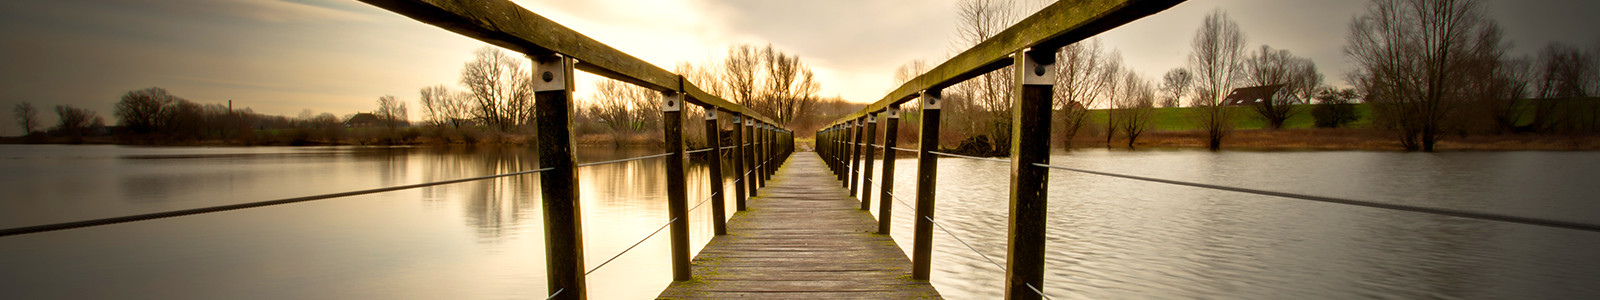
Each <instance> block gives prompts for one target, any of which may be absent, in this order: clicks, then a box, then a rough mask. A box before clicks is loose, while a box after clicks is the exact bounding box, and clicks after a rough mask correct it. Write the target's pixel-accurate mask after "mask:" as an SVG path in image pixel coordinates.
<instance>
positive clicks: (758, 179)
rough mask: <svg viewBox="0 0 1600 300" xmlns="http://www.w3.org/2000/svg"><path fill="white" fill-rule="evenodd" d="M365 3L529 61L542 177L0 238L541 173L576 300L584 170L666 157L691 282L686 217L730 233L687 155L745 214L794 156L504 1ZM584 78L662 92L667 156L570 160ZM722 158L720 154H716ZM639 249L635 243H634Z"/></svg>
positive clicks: (556, 268) (779, 136)
mask: <svg viewBox="0 0 1600 300" xmlns="http://www.w3.org/2000/svg"><path fill="white" fill-rule="evenodd" d="M362 2H365V3H368V4H371V5H373V6H377V7H379V8H383V9H386V10H389V11H392V12H395V13H397V14H400V15H403V16H406V17H410V18H412V19H415V20H417V21H420V22H422V23H426V24H430V25H434V26H437V27H440V28H442V29H446V30H449V31H452V32H455V33H458V34H461V35H463V36H467V37H471V38H474V39H478V40H480V41H483V42H486V43H489V44H492V45H495V46H499V47H502V48H505V49H509V50H512V51H515V52H519V53H522V54H524V55H527V57H528V58H529V59H531V60H533V66H532V68H531V69H532V74H536V75H534V76H533V77H534V78H537V79H536V80H534V81H533V82H532V84H531V85H532V86H531V90H532V91H533V97H532V98H533V103H532V106H533V107H532V108H533V111H534V112H535V115H534V116H533V120H535V121H534V123H535V127H536V128H539V129H540V131H539V132H538V133H537V134H536V143H535V145H537V146H536V150H537V151H536V152H537V156H538V160H539V166H540V168H539V169H535V170H528V171H521V172H512V173H506V174H496V175H488V176H480V177H472V178H462V179H455V180H446V181H439V182H430V183H422V184H413V185H403V186H394V187H385V188H377V189H368V190H359V191H350V192H342V193H333V194H325V195H315V196H306V197H297V198H289V199H279V200H269V201H261V202H251V203H242V204H232V205H221V206H212V207H204V208H196V209H186V210H175V211H167V212H159V213H150V214H139V215H130V216H122V217H113V218H102V219H93V220H85V221H76V222H66V223H56V224H46V225H38V226H27V227H19V228H11V229H4V230H0V237H4V236H15V235H21V234H32V233H42V232H49V231H57V230H66V229H75V228H87V227H94V226H105V225H111V224H119V223H127V222H137V221H145V220H155V219H163V218H173V217H181V216H191V215H198V214H206V213H215V212H225V211H233V210H240V209H247V208H256V207H265V206H274V205H283V204H290V203H299V202H307V201H315V200H324V199H334V198H340V197H348V196H354V195H363V194H371V193H379V192H387V191H396V190H404V189H412V188H420V187H426V186H435V185H442V184H450V183H458V182H467V181H474V180H485V179H492V178H501V177H506V176H516V175H525V174H534V173H543V174H541V176H540V179H539V180H540V181H539V184H540V186H541V189H540V194H539V197H540V198H541V199H542V200H543V210H544V215H545V216H546V218H544V221H545V224H544V225H545V232H546V235H545V241H546V242H545V255H546V257H545V259H546V265H547V267H548V270H549V273H548V274H546V278H547V289H546V290H547V291H553V292H551V293H550V294H549V296H548V298H547V299H582V298H586V294H587V292H586V291H585V290H586V284H585V279H584V277H585V276H586V275H587V274H589V273H591V272H593V271H594V270H598V269H599V267H603V266H605V265H606V263H609V262H610V261H611V260H607V262H606V263H602V264H600V265H597V266H596V267H595V268H592V269H587V270H586V269H584V268H583V263H584V262H583V261H582V260H581V259H578V257H582V253H583V248H582V246H581V245H582V243H581V239H582V236H583V233H582V232H581V231H580V230H581V226H579V225H580V224H581V223H582V222H581V216H579V214H578V212H579V209H578V205H579V204H580V201H577V199H578V189H577V183H578V172H579V170H578V169H579V168H581V167H590V166H599V165H606V164H615V163H623V162H629V161H637V160H644V159H652V158H667V164H666V170H667V173H669V176H666V178H667V186H668V188H667V190H668V193H667V200H668V202H669V205H668V211H669V212H668V214H669V221H668V225H664V226H663V227H662V228H671V230H668V231H669V232H671V236H672V239H673V243H672V246H671V248H672V255H671V261H672V266H673V280H678V281H682V280H689V279H691V273H690V269H689V258H688V249H689V248H688V244H687V243H688V242H687V241H688V224H687V219H688V218H687V213H688V211H690V210H693V209H698V208H699V207H701V206H703V205H705V204H707V203H710V204H711V206H712V208H713V209H714V210H715V212H714V213H713V216H714V217H713V219H714V220H713V223H714V226H713V227H715V228H716V229H715V230H716V234H719V235H721V234H726V229H725V227H726V226H725V225H726V224H725V220H724V219H725V216H724V212H723V210H725V209H726V207H725V206H724V205H723V198H724V197H723V196H725V195H724V193H723V192H721V191H724V190H725V187H724V186H723V180H720V179H718V180H709V182H710V188H711V189H712V190H714V191H718V192H714V193H712V194H711V196H710V197H708V198H707V199H706V200H702V201H700V202H699V203H697V204H695V205H694V207H693V208H687V207H686V206H687V204H688V203H687V200H686V199H685V198H686V197H687V191H686V190H687V183H686V182H685V181H684V180H685V179H684V177H685V176H684V175H685V174H686V171H685V168H684V164H685V161H686V159H684V158H685V156H686V155H688V154H692V153H700V152H709V151H713V150H730V151H726V152H729V153H727V156H729V158H730V159H731V160H732V161H733V162H734V165H733V166H732V167H733V168H732V169H733V170H734V174H741V175H740V178H739V179H738V180H735V181H733V183H734V184H735V188H734V190H735V191H736V193H735V197H734V198H735V199H734V201H733V202H735V203H736V205H737V210H740V211H743V210H745V201H746V199H747V198H749V197H751V196H755V195H756V194H757V193H758V191H759V189H760V188H762V187H765V186H766V182H765V181H766V180H767V179H768V178H769V177H771V176H772V174H773V173H775V172H776V170H773V169H774V168H773V167H774V166H775V165H774V164H772V162H774V161H780V162H781V161H782V160H783V159H785V158H787V156H788V155H789V154H790V153H792V152H793V150H794V134H793V132H792V131H791V130H789V129H787V128H784V127H783V126H781V125H779V122H778V121H777V120H774V119H771V118H768V117H766V116H763V115H761V114H760V113H757V112H756V111H755V110H752V109H750V108H747V107H744V106H742V105H738V104H735V103H732V102H730V101H727V100H724V99H723V98H721V97H719V96H717V95H714V94H711V93H707V92H706V91H704V90H702V89H701V88H699V87H698V86H696V85H695V84H693V83H692V82H690V81H687V80H684V78H683V76H680V75H678V74H674V73H671V72H668V71H666V70H664V69H661V68H660V67H657V66H655V65H653V64H651V63H649V62H645V61H643V60H640V59H638V58H635V57H634V56H632V55H629V54H627V53H624V52H622V51H619V50H617V49H615V48H612V47H610V46H608V45H606V44H603V43H600V42H599V41H596V40H594V39H591V38H589V37H587V36H585V35H583V34H581V33H578V32H576V31H573V30H571V29H569V28H567V27H565V26H562V25H561V24H558V23H556V22H554V21H551V20H549V19H547V18H544V17H543V16H540V15H538V14H536V13H533V12H531V11H529V10H527V9H525V8H523V7H521V6H519V5H517V4H515V3H512V2H511V1H509V0H480V1H474V2H473V4H472V5H462V4H460V3H457V2H451V1H394V0H362ZM575 71H585V72H588V73H591V74H595V75H599V76H603V77H607V78H610V79H614V80H619V81H623V82H626V83H630V84H634V85H638V86H641V87H644V88H647V89H651V90H655V91H659V92H661V93H662V95H663V97H661V100H660V101H659V104H660V105H661V113H662V117H663V118H662V120H663V122H662V123H663V126H662V127H663V133H664V137H665V144H666V148H667V153H661V154H653V155H646V156H641V157H634V158H626V159H618V160H609V161H600V162H590V163H582V164H579V163H576V157H575V155H574V153H573V149H574V147H573V145H574V143H573V139H572V133H571V132H570V131H569V129H570V128H573V127H572V125H573V124H572V116H571V115H568V113H569V112H571V111H573V109H572V105H573V104H574V103H573V101H572V99H573V98H572V93H573V83H574V82H575V79H574V74H575V73H574V72H575ZM689 104H693V105H698V106H700V107H701V108H702V109H703V110H704V111H705V112H706V113H704V114H702V115H703V116H704V121H705V122H706V125H707V126H705V130H706V135H705V136H706V137H707V144H708V147H707V148H704V149H694V150H689V151H685V149H684V141H683V140H684V139H683V136H684V134H683V133H684V126H683V122H684V120H685V114H684V111H685V110H686V109H685V108H684V106H686V105H689ZM719 116H727V117H729V119H731V120H732V122H728V123H724V122H723V121H721V120H720V119H719ZM725 125H732V126H731V127H732V129H733V130H731V132H730V131H728V130H724V128H725V127H728V126H725ZM726 137H731V139H732V145H729V146H727V147H724V146H722V145H721V143H722V140H723V138H726ZM717 152H718V155H717V156H718V157H719V158H720V157H722V156H723V153H721V152H724V151H717ZM722 160H723V159H711V160H709V161H710V165H711V166H710V168H709V169H710V173H711V177H713V178H723V177H724V176H723V175H722V174H721V171H722V166H721V163H722ZM661 230H662V229H657V230H656V232H653V233H652V234H651V235H649V236H646V237H645V238H644V239H642V240H640V242H641V243H642V242H643V241H644V240H648V239H649V238H651V237H653V236H655V235H656V234H659V232H660V231H661ZM635 246H637V244H635ZM633 248H634V247H630V248H628V249H625V250H624V251H622V252H621V253H618V254H617V256H614V257H613V258H612V260H614V259H615V258H616V257H620V255H623V254H626V253H628V251H631V249H633Z"/></svg>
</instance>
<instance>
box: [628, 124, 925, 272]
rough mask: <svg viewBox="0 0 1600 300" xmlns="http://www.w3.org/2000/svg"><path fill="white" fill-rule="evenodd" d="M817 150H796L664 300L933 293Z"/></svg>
mask: <svg viewBox="0 0 1600 300" xmlns="http://www.w3.org/2000/svg"><path fill="white" fill-rule="evenodd" d="M840 185H841V184H840V183H839V180H837V179H835V177H834V176H833V175H832V174H831V173H829V172H828V168H827V166H826V165H824V164H823V162H822V158H820V157H818V156H817V153H816V152H796V153H794V156H792V157H791V158H790V159H789V161H788V162H787V163H786V164H784V165H783V167H781V168H779V170H778V173H777V174H776V175H774V176H773V177H772V180H771V181H768V182H767V187H766V188H764V189H761V190H760V196H759V197H752V198H751V199H750V200H749V202H748V205H749V207H748V210H747V211H744V212H739V213H737V214H734V216H733V218H732V219H731V220H729V221H728V235H724V236H718V237H715V238H712V239H711V242H710V243H708V244H707V245H706V247H705V249H703V250H700V254H699V255H698V256H696V257H695V258H694V261H693V263H692V265H693V267H692V268H693V270H694V279H693V280H689V281H679V282H673V283H672V284H671V285H669V286H667V289H666V290H665V291H662V292H661V296H660V298H663V299H700V298H762V299H768V298H807V299H811V298H874V299H939V298H940V297H939V292H938V291H935V290H934V289H933V286H932V285H930V284H928V282H927V281H925V280H913V279H911V260H910V259H907V258H906V255H905V252H903V251H901V250H900V247H898V246H896V245H895V243H894V239H891V238H890V237H889V236H888V235H881V234H876V233H874V232H876V231H877V221H876V220H874V219H873V217H872V215H871V214H869V213H867V212H866V211H863V210H860V207H861V204H860V203H861V202H859V201H857V200H855V199H853V198H850V197H848V195H847V194H848V191H847V190H845V189H843V188H840Z"/></svg>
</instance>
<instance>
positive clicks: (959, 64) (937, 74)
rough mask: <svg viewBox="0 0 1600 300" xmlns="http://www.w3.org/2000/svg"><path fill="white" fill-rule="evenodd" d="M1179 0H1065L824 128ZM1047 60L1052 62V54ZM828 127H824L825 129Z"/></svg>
mask: <svg viewBox="0 0 1600 300" xmlns="http://www.w3.org/2000/svg"><path fill="white" fill-rule="evenodd" d="M1183 1H1184V0H1076V1H1074V0H1064V1H1058V2H1056V3H1055V4H1051V5H1050V6H1048V7H1045V8H1044V9H1040V10H1039V12H1038V13H1034V14H1033V15H1032V16H1028V18H1026V19H1023V20H1022V21H1019V22H1017V24H1016V25H1012V26H1011V27H1009V28H1006V30H1005V31H1001V32H1000V33H998V34H995V35H994V36H993V37H990V38H989V39H987V40H984V41H983V42H981V43H978V45H975V46H972V48H969V49H967V50H966V51H962V52H961V54H957V55H956V56H955V57H952V58H950V60H947V61H945V62H944V63H942V64H939V66H936V67H934V68H933V69H932V70H928V72H927V73H923V74H922V75H920V76H917V78H915V79H912V80H911V81H907V82H906V83H905V84H902V85H900V87H899V88H896V89H894V91H893V92H889V94H888V95H884V96H883V99H881V100H878V101H877V102H874V103H872V104H869V105H867V107H866V108H864V109H862V110H860V111H857V112H855V113H851V114H849V115H845V116H844V117H840V118H839V119H837V120H835V121H833V123H829V125H836V124H841V123H844V122H846V121H849V120H854V119H857V118H860V117H862V116H865V115H866V114H869V113H877V112H881V111H884V109H886V108H888V107H889V105H892V104H900V103H902V102H906V101H910V100H911V99H912V98H915V97H916V96H917V93H918V92H921V91H925V90H930V89H941V88H944V87H948V86H951V85H954V84H956V83H960V82H962V81H966V80H967V79H972V78H973V77H977V76H979V75H983V74H984V73H988V72H990V71H994V70H999V69H1000V68H1004V67H1006V66H1009V65H1011V60H1010V59H1009V57H1008V56H1009V55H1010V54H1011V53H1013V52H1017V51H1021V50H1025V49H1029V48H1033V50H1044V51H1048V52H1050V53H1054V52H1055V50H1056V49H1059V48H1061V47H1062V46H1065V45H1069V44H1072V43H1075V42H1077V41H1080V40H1083V39H1086V38H1089V37H1091V36H1094V35H1096V34H1100V33H1102V32H1105V31H1107V30H1111V29H1112V28H1116V27H1117V26H1121V25H1122V24H1127V23H1129V22H1133V21H1134V20H1138V19H1139V18H1143V17H1145V16H1149V15H1152V14H1155V13H1157V12H1161V11H1163V10H1166V9H1168V8H1171V7H1172V6H1175V5H1178V3H1182V2H1183ZM1051 57H1054V56H1053V55H1052V56H1051ZM824 127H827V126H824Z"/></svg>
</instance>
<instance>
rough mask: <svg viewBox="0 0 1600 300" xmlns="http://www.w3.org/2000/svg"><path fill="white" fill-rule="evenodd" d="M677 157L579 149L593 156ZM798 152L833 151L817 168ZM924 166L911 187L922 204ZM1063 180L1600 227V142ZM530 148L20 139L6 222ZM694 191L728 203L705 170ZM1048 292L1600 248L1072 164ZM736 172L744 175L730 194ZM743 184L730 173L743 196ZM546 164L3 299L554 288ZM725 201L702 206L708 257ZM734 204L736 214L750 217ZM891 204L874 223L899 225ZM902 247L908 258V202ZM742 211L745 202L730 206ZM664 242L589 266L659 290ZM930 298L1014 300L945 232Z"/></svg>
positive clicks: (977, 240) (1171, 167) (633, 195)
mask: <svg viewBox="0 0 1600 300" xmlns="http://www.w3.org/2000/svg"><path fill="white" fill-rule="evenodd" d="M654 153H658V150H650V149H626V150H612V149H582V150H581V151H580V157H579V160H580V161H599V160H608V159H617V158H626V157H634V156H640V155H648V154H654ZM797 155H810V154H809V153H801V154H797ZM913 162H914V161H913V160H909V159H903V160H901V161H899V162H897V164H898V165H899V168H898V170H897V175H898V176H897V178H896V181H897V182H899V184H898V185H897V187H896V189H895V192H896V194H898V195H902V196H901V197H902V198H906V199H904V200H906V201H908V203H909V201H912V200H914V199H910V198H911V197H909V195H912V194H913V190H914V188H915V186H914V182H915V181H914V179H913V177H912V174H913V173H912V172H913V171H914V170H915V169H916V168H915V164H914V163H913ZM1052 162H1054V163H1055V164H1059V165H1067V166H1074V167H1081V168H1087V169H1095V170H1103V171H1113V172H1120V173H1129V174H1135V175H1142V176H1151V177H1160V178H1170V179H1180V180H1191V181H1198V182H1207V183H1216V184H1227V185H1239V186H1244V187H1251V188H1259V189H1268V190H1279V191H1289V192H1297V193H1306V194H1314V195H1324V196H1336V197H1348V198H1355V199H1363V200H1374V201H1385V202H1394V203H1405V204H1412V205H1427V206H1441V207H1452V208H1462V209H1473V210H1487V211H1498V212H1503V213H1507V214H1515V215H1523V216H1536V217H1545V218H1557V219H1564V220H1578V221H1587V222H1600V201H1596V199H1595V196H1593V195H1600V185H1594V184H1592V182H1593V174H1600V173H1597V171H1600V153H1585V152H1463V153H1438V154H1425V153H1390V152H1221V153H1211V152H1204V151H1187V150H1185V151H1137V152H1128V151H1077V152H1073V153H1070V154H1068V153H1062V154H1061V155H1057V156H1055V157H1053V158H1052ZM536 164H537V162H536V159H534V156H533V155H532V153H531V152H530V151H528V150H527V149H523V148H516V147H479V148H473V149H462V148H453V149H452V148H363V147H312V148H271V147H262V148H187V147H182V148H147V147H119V146H49V145H44V146H35V145H28V146H21V145H0V197H3V199H0V227H16V226H25V225H33V224H43V223H50V222H60V221H70V220H80V219H88V218H96V217H108V216H118V215H125V214H131V213H142V212H153V211H164V210H172V209H182V208H191V207H200V206H210V205H218V204H228V203H240V202H250V201H259V200H270V199H277V198H287V197H295V196H305V195H313V194H322V193H330V192H340V191H348V190H356V189H367V188H375V187H382V186H391V185H401V184H410V183H420V182H428V181H435V180H444V179H453V178H462V177H471V176H481V175H486V174H495V173H504V172H511V171H518V170H525V169H532V168H535V165H536ZM663 168H664V165H662V160H660V159H653V160H643V161H636V162H629V163H623V164H614V165H604V166H595V167H586V168H583V169H581V170H580V174H581V176H582V178H581V186H580V187H579V188H580V193H581V195H582V198H583V199H582V201H583V204H582V205H583V214H584V215H583V220H584V225H583V226H584V229H585V237H584V238H585V240H584V242H585V246H586V249H585V260H586V264H587V265H589V266H594V265H597V264H599V263H600V262H603V261H605V259H608V258H610V257H611V256H612V255H614V254H616V253H617V252H619V251H621V250H622V249H624V248H627V247H628V246H629V245H632V244H633V243H634V242H636V241H638V240H639V239H640V238H642V237H644V236H645V235H648V234H649V233H650V232H651V231H653V230H655V229H656V228H658V227H659V226H661V225H662V224H663V223H664V222H665V221H666V220H667V217H666V202H665V196H664V192H665V187H664V184H665V180H666V179H665V175H664V174H663V172H664V171H663ZM940 170H941V172H940V173H939V192H940V194H939V196H938V200H937V202H938V212H937V216H938V220H939V222H940V224H942V225H944V226H945V227H946V228H948V229H950V230H951V231H952V232H953V233H954V234H955V235H956V236H959V237H961V238H962V239H964V240H966V241H967V242H968V243H971V244H972V245H973V246H974V247H975V248H977V249H978V250H979V251H981V252H983V253H984V254H987V255H989V256H990V257H992V258H993V259H995V260H997V261H1000V262H1002V263H1003V261H1004V256H1005V255H1004V254H1005V239H1004V236H1005V235H1004V232H1005V226H1006V225H1005V224H1006V223H1005V222H1006V218H1005V210H1006V195H1007V191H1006V189H1007V184H1006V180H1005V178H1007V177H1008V176H1009V166H1008V165H1006V164H1002V163H995V162H985V161H973V160H964V159H941V160H940ZM690 172H691V174H692V175H691V176H690V178H688V180H687V181H688V182H689V184H690V186H689V194H690V196H689V199H690V201H691V202H698V201H700V200H702V199H705V198H706V197H707V196H708V195H709V194H710V193H709V191H708V189H707V188H706V187H705V186H706V185H708V184H707V182H706V180H707V179H706V175H705V173H706V169H705V167H704V166H703V165H701V164H699V163H692V164H691V166H690ZM1050 176H1051V185H1050V193H1051V197H1050V201H1051V205H1050V213H1049V216H1050V225H1049V226H1050V228H1049V236H1050V243H1049V245H1048V250H1049V252H1048V255H1047V257H1046V259H1047V261H1048V263H1047V270H1048V271H1047V272H1048V274H1047V278H1046V281H1045V287H1044V290H1045V292H1046V293H1048V294H1050V296H1051V297H1053V298H1055V299H1072V298H1096V299H1099V298H1266V299H1281V298H1323V299H1346V298H1355V297H1362V298H1372V297H1377V298H1519V299H1520V298H1596V297H1597V296H1600V285H1596V283H1600V256H1596V255H1593V254H1592V253H1595V252H1596V251H1597V250H1600V234H1596V233H1587V232H1577V231H1571V230H1561V229H1546V228H1538V227H1531V226H1525V225H1514V224H1498V223H1491V222H1484V221H1474V220H1463V219H1457V218H1449V217H1436V216H1430V215H1421V214H1415V213H1406V212H1391V211H1383V210H1377V209H1371V208H1362V207H1346V206H1340V205H1334V204H1323V203H1308V202H1304V201H1299V200H1287V199H1279V198H1271V197H1260V196H1251V195H1243V194H1237V193H1230V192H1218V191H1207V190H1200V189H1196V188H1189V187H1180V186H1170V185H1163V184H1155V183H1144V182H1136V181H1129V180H1124V179H1116V178H1108V177H1100V176H1093V175H1082V174H1075V173H1070V172H1065V171H1052V172H1051V173H1050ZM730 183H731V182H730ZM728 186H729V187H730V190H731V186H732V185H731V184H728ZM537 191H538V179H537V176H536V175H530V176H518V177H510V178H503V179H496V180H488V181H481V182H472V183H461V184H452V185H445V186H437V187H431V188H422V189H414V190H406V191H397V192H388V193H380V194H372V195H364V196H356V197H349V198H340V199H335V200H325V201H317V202H311V203H300V204H292V205H284V206H275V207H267V208H256V209H248V210H242V211H234V212H226V213H218V214H209V215H201V216H191V217H183V218H175V219H166V220H158V221H150V222H139V223H129V224H120V225H114V226H104V227H97V228H89V229H78V230H70V231H61V232H51V233H43V234H32V235H25V236H16V237H8V238H0V297H3V298H18V299H52V298H144V299H215V298H266V299H283V298H297V299H325V298H337V299H347V298H386V299H437V298H460V299H483V298H496V299H498V298H538V297H543V295H546V294H547V292H548V291H546V290H545V278H544V253H543V250H544V246H543V228H542V226H543V221H542V219H541V214H542V212H541V211H540V207H539V203H540V202H539V199H538V196H537V194H538V193H537ZM709 208H710V206H709V205H707V206H704V207H701V208H700V209H697V210H695V211H693V212H691V218H690V225H691V226H690V227H691V236H693V237H694V238H693V240H692V241H691V243H690V244H691V245H692V247H693V248H694V249H693V250H695V251H698V249H699V248H700V247H701V246H703V245H704V244H705V242H706V241H707V240H708V237H709V236H710V234H711V228H710V224H709V219H710V215H711V214H710V209H709ZM728 209H729V210H730V211H731V210H732V205H729V206H728ZM876 211H877V210H876V209H873V212H876ZM895 211H896V215H895V216H894V217H893V219H894V225H895V228H894V234H893V236H894V237H895V239H896V240H897V242H899V244H900V245H901V246H902V248H908V247H909V246H910V245H911V236H910V235H909V234H910V233H911V226H912V222H911V219H910V217H908V213H909V212H910V211H911V209H910V208H908V207H905V206H898V207H895ZM729 215H731V213H730V214H729ZM665 237H666V234H665V233H662V234H660V235H658V236H657V237H655V238H653V239H651V240H649V241H646V242H645V243H644V244H642V245H640V246H639V247H638V248H637V249H634V250H633V251H632V252H630V253H629V254H627V255H624V256H622V257H621V258H619V259H618V260H617V261H615V262H612V263H611V264H610V265H607V266H606V267H604V268H602V269H600V270H598V271H596V272H595V273H593V274H591V275H590V276H589V289H588V290H589V292H590V294H591V296H592V297H594V298H595V299H639V298H651V297H653V296H655V295H656V294H657V293H659V292H660V290H661V289H662V288H664V287H665V286H666V285H667V283H668V282H669V281H670V278H671V271H670V264H669V262H668V261H667V255H668V253H669V250H668V240H667V239H666V238H665ZM935 237H936V239H935V252H934V256H933V257H934V274H933V283H934V284H935V285H936V286H937V287H938V288H939V290H940V292H941V293H943V294H944V295H945V296H946V297H949V298H953V299H992V298H997V297H999V296H1000V292H1001V291H1000V290H999V289H998V288H997V287H999V286H1000V285H1001V284H1002V282H1001V281H1000V280H1002V276H1001V275H1002V274H1003V272H1001V271H999V270H998V269H995V268H994V266H992V265H990V264H989V263H988V262H987V261H985V260H984V259H983V258H981V257H979V256H978V255H977V254H974V253H973V252H972V251H971V250H968V249H967V248H966V247H965V246H962V245H961V244H960V243H957V242H956V241H955V240H953V239H952V238H951V237H950V236H949V235H946V233H945V232H943V231H937V230H936V231H935Z"/></svg>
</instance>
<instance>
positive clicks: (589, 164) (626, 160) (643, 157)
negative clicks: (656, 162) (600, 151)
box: [578, 153, 672, 167]
mask: <svg viewBox="0 0 1600 300" xmlns="http://www.w3.org/2000/svg"><path fill="white" fill-rule="evenodd" d="M667 155H672V153H662V154H652V155H645V156H640V157H634V158H624V159H618V160H607V161H597V162H592V163H582V164H578V166H579V167H588V166H598V165H604V164H614V163H620V162H630V161H635V160H641V159H651V158H657V157H663V156H667Z"/></svg>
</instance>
